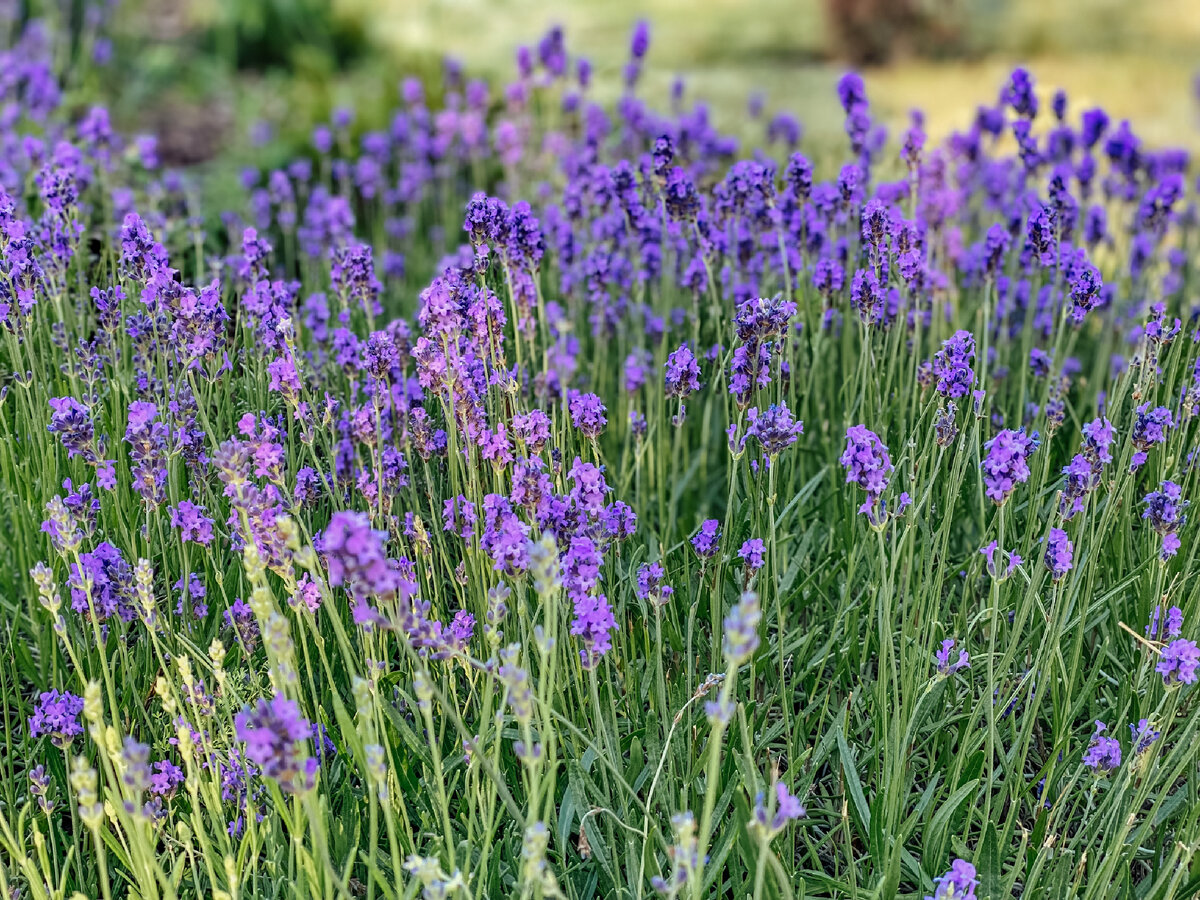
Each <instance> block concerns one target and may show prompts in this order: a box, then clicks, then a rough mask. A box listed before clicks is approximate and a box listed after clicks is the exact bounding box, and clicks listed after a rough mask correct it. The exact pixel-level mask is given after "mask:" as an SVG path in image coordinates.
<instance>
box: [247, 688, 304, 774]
mask: <svg viewBox="0 0 1200 900" xmlns="http://www.w3.org/2000/svg"><path fill="white" fill-rule="evenodd" d="M234 726H235V729H236V734H237V739H238V740H239V741H244V742H245V744H246V758H247V759H249V760H250V762H252V763H254V764H255V765H256V766H258V767H259V768H260V769H261V770H262V773H263V774H264V775H266V776H268V777H269V778H274V779H275V780H276V781H278V782H279V787H280V789H281V790H283V791H285V792H287V793H295V792H298V791H303V790H308V789H311V787H312V785H313V778H314V776H315V775H316V769H317V761H316V760H315V759H312V758H310V757H309V756H308V754H307V752H306V747H305V746H304V744H303V743H302V742H304V741H307V739H308V738H309V736H310V735H311V734H312V725H311V724H310V723H309V722H308V721H307V720H306V719H305V718H304V717H303V716H302V715H301V714H300V708H299V707H298V706H297V705H296V704H295V703H294V702H293V701H291V700H288V699H287V698H286V697H282V696H278V695H277V696H275V697H274V698H273V699H271V700H270V701H267V700H259V701H258V706H257V707H253V708H252V707H246V708H245V709H243V710H242V711H241V712H240V713H238V715H237V717H236V718H235V719H234Z"/></svg>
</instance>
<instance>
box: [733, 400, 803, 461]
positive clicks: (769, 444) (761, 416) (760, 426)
mask: <svg viewBox="0 0 1200 900" xmlns="http://www.w3.org/2000/svg"><path fill="white" fill-rule="evenodd" d="M746 422H747V425H746V437H748V438H750V437H752V438H754V439H755V440H757V441H758V443H759V444H760V445H761V446H762V451H763V456H765V457H766V458H767V460H768V461H769V460H771V459H774V458H775V457H777V456H778V455H779V454H780V453H782V452H783V451H784V450H786V449H787V448H788V447H790V446H792V444H794V443H796V441H797V439H798V438H799V437H800V435H802V434H804V423H803V422H798V421H796V420H795V419H793V418H792V411H791V410H790V409H788V408H787V406H786V405H784V404H782V403H778V404H772V405H771V406H769V407H767V408H766V409H765V410H763V411H762V412H761V413H760V412H759V411H758V409H757V408H752V409H751V410H750V411H749V412H748V413H747V414H746Z"/></svg>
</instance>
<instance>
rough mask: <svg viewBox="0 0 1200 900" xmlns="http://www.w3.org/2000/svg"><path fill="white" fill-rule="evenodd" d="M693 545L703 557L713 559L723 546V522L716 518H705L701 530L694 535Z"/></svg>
mask: <svg viewBox="0 0 1200 900" xmlns="http://www.w3.org/2000/svg"><path fill="white" fill-rule="evenodd" d="M692 547H693V549H695V551H696V555H697V556H699V557H700V558H701V559H712V557H714V556H716V555H717V551H718V550H719V549H720V547H721V523H720V522H718V521H717V520H716V519H705V520H704V521H703V522H701V523H700V530H699V531H697V532H696V533H695V535H693V536H692Z"/></svg>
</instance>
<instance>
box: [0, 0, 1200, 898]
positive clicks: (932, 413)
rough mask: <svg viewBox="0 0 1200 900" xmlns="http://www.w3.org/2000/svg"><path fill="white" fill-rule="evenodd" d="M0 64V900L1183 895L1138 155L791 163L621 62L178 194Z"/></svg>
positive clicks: (1173, 565) (44, 75)
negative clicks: (231, 196)
mask: <svg viewBox="0 0 1200 900" xmlns="http://www.w3.org/2000/svg"><path fill="white" fill-rule="evenodd" d="M88 23H89V24H88V28H89V29H92V30H93V31H94V32H95V33H94V34H92V32H91V31H89V34H91V35H92V36H91V38H89V40H102V39H103V27H104V21H103V18H102V17H95V16H93V17H89V19H88ZM11 34H12V35H13V40H12V42H11V44H10V45H9V46H8V49H6V50H5V51H4V54H3V60H4V73H5V74H4V76H3V78H0V95H2V98H3V108H4V110H5V113H4V116H3V117H2V118H0V122H2V124H0V129H2V136H3V140H0V341H2V350H0V366H2V372H0V374H2V376H3V380H4V381H3V385H2V386H0V490H2V491H3V499H4V503H3V509H4V515H5V522H4V528H3V529H2V534H0V553H2V554H3V561H4V563H5V565H4V566H3V567H0V604H2V605H3V609H4V612H5V630H4V637H5V651H6V652H5V653H4V655H3V662H0V708H2V709H3V715H4V724H5V736H4V753H3V754H0V847H3V851H4V852H3V853H0V891H3V893H4V896H6V897H15V896H28V897H33V898H37V900H49V898H63V897H76V896H84V897H102V898H103V900H110V898H113V897H138V898H142V900H157V898H164V900H174V898H185V897H215V898H227V900H237V898H240V897H259V896H271V897H275V896H280V897H322V898H327V897H340V898H358V897H367V898H386V900H394V898H398V897H414V896H417V895H418V894H419V895H421V896H423V897H426V898H441V897H475V898H484V897H507V896H520V897H523V898H531V897H546V898H549V897H572V898H590V897H633V898H643V897H652V896H658V895H661V896H665V897H691V898H699V897H747V896H750V897H753V898H755V900H759V898H762V897H768V896H769V897H775V896H779V897H804V896H814V897H856V896H878V897H892V896H908V897H934V898H939V900H941V898H946V900H949V898H973V897H980V898H998V897H1011V896H1030V897H1034V896H1055V897H1062V896H1075V897H1085V898H1111V897H1129V898H1134V897H1137V898H1149V897H1153V898H1171V897H1180V898H1182V897H1191V896H1195V895H1196V894H1197V892H1200V864H1198V863H1197V858H1196V850H1197V847H1198V846H1200V798H1197V785H1198V784H1200V777H1198V776H1200V768H1198V767H1200V740H1198V737H1200V735H1198V730H1200V718H1198V716H1197V701H1196V694H1195V687H1194V684H1195V682H1196V680H1197V677H1198V669H1200V651H1198V650H1197V640H1198V639H1200V587H1198V585H1200V580H1198V579H1197V578H1196V577H1195V576H1196V575H1197V574H1200V562H1198V558H1197V557H1198V552H1200V549H1198V548H1200V542H1197V541H1195V540H1193V538H1192V536H1191V529H1192V528H1193V527H1194V526H1193V525H1192V524H1191V523H1189V522H1188V516H1187V507H1188V503H1189V501H1190V499H1191V498H1192V497H1195V496H1197V494H1198V492H1200V483H1198V478H1197V474H1196V473H1197V466H1196V464H1195V463H1196V459H1195V453H1196V448H1197V425H1196V414H1197V405H1198V403H1200V360H1198V358H1197V351H1196V349H1195V347H1196V344H1197V342H1198V341H1200V324H1198V317H1200V307H1197V306H1196V305H1195V300H1194V296H1195V293H1196V292H1195V275H1194V269H1195V265H1194V262H1195V260H1196V250H1195V246H1196V243H1195V241H1196V238H1195V235H1194V231H1195V227H1196V210H1195V205H1194V204H1195V194H1196V190H1191V188H1193V187H1194V188H1196V189H1197V190H1200V186H1195V185H1190V184H1189V178H1190V160H1189V159H1188V157H1187V155H1186V154H1184V153H1182V152H1180V151H1175V150H1170V149H1163V148H1155V147H1152V146H1150V145H1149V144H1147V143H1144V142H1143V141H1142V140H1140V139H1139V138H1138V137H1137V135H1136V132H1135V131H1134V129H1133V126H1132V125H1131V124H1130V123H1129V122H1120V123H1114V122H1112V121H1111V120H1110V118H1109V116H1108V115H1106V114H1105V113H1104V111H1103V110H1102V109H1098V108H1096V109H1086V110H1074V109H1071V107H1070V106H1069V103H1068V99H1067V97H1066V96H1065V94H1062V93H1061V92H1060V93H1058V94H1055V95H1054V98H1053V102H1052V103H1049V104H1046V103H1042V102H1040V100H1042V99H1044V98H1043V97H1042V93H1041V91H1040V90H1039V89H1038V87H1037V86H1036V84H1035V82H1034V76H1033V74H1032V73H1029V72H1027V71H1025V70H1021V69H1018V70H1017V71H1016V72H1014V73H1013V75H1012V78H1011V79H1010V81H1009V83H1007V84H1006V85H1004V86H1003V89H1002V90H1001V92H1000V94H999V97H998V99H997V100H996V101H995V103H993V104H990V105H985V106H982V107H980V109H979V111H978V113H977V115H976V116H975V117H974V119H973V120H972V121H970V122H967V123H965V126H964V128H963V130H961V131H959V132H956V133H954V134H953V135H951V136H950V137H949V139H947V140H945V141H942V142H936V143H935V142H931V141H930V140H929V139H928V138H927V136H926V134H925V131H924V127H923V117H921V116H920V115H919V114H914V116H913V118H912V122H911V125H910V127H909V128H908V130H907V131H906V132H905V133H904V134H903V135H902V136H900V139H899V140H898V141H889V139H888V135H887V133H886V129H885V128H884V125H883V123H882V122H880V121H878V120H877V119H876V118H875V116H874V114H873V112H872V110H871V106H870V102H869V99H868V96H867V91H866V88H865V86H864V83H863V81H862V79H861V78H859V77H858V76H857V75H854V74H850V75H847V76H846V77H845V78H843V79H842V80H841V81H840V82H839V84H838V88H837V90H838V95H839V98H840V100H841V102H842V105H843V108H844V109H845V112H846V123H845V125H846V128H845V130H846V135H847V138H848V146H847V147H846V148H842V151H843V152H841V155H842V156H843V157H844V159H845V162H844V165H838V164H834V165H831V166H826V165H825V164H824V163H822V164H820V165H817V166H815V167H814V165H813V164H812V163H810V161H809V159H808V158H807V157H806V156H805V155H804V153H805V152H806V151H802V150H800V149H798V146H797V145H798V142H799V128H798V125H796V123H795V120H794V119H792V118H790V117H789V116H787V115H785V114H780V115H779V116H776V117H775V118H773V119H770V121H769V122H768V123H767V131H766V133H765V134H764V142H763V147H762V148H756V147H751V146H743V145H742V144H739V142H738V141H736V140H735V139H733V138H732V137H730V136H729V135H726V134H723V133H721V132H720V131H719V130H718V129H716V128H715V127H714V126H713V124H712V119H711V116H710V113H709V110H708V108H707V106H705V105H704V104H703V103H702V102H689V101H687V100H686V99H685V94H684V91H683V88H682V86H680V88H679V90H678V91H676V92H675V93H674V96H673V99H672V106H671V109H670V110H668V111H663V110H660V109H657V108H656V107H655V106H653V105H652V104H650V103H649V102H648V101H647V100H646V99H644V98H643V97H642V96H640V95H639V93H638V82H639V80H640V75H641V73H642V72H643V70H644V68H645V66H647V65H649V64H650V63H649V61H648V60H649V52H650V47H651V44H652V40H651V38H652V32H651V30H650V28H649V26H648V25H647V24H645V23H641V24H639V25H637V27H636V28H635V29H634V31H633V35H632V40H631V45H630V48H629V50H630V52H629V61H628V64H627V66H626V68H625V70H624V72H623V82H622V87H621V88H620V90H619V97H618V99H617V100H616V102H615V103H613V104H610V105H605V104H602V103H600V102H599V101H598V100H596V99H594V93H595V88H594V85H593V79H594V78H595V77H596V74H594V73H593V70H592V67H591V65H590V63H589V62H588V60H587V59H586V58H585V57H583V56H580V55H578V54H576V53H575V52H574V51H573V50H569V49H568V43H567V35H566V34H565V33H564V32H563V31H561V30H559V29H554V30H552V31H550V32H549V33H547V34H546V35H545V36H543V37H542V38H541V39H540V40H539V41H537V42H536V43H535V44H531V45H530V46H528V47H522V48H520V49H519V50H518V51H517V54H516V76H515V78H514V80H512V81H511V82H510V83H509V84H507V85H504V86H502V87H500V86H496V85H490V84H486V83H483V82H480V81H470V80H467V78H466V77H465V75H464V70H463V67H462V66H460V65H458V64H447V66H446V67H445V71H444V77H443V80H442V83H441V84H439V85H426V84H423V83H422V82H420V81H418V80H416V79H413V80H408V81H405V82H404V83H403V84H402V85H401V86H400V91H399V97H398V100H397V106H396V108H395V110H394V114H393V116H392V117H391V119H390V122H389V123H388V124H387V125H386V127H383V128H379V129H377V130H372V126H371V125H369V124H368V125H363V126H358V125H356V122H355V116H354V114H353V111H352V110H343V111H341V112H339V113H337V114H336V115H334V117H333V120H332V121H331V122H329V123H328V124H325V125H321V126H320V127H319V128H317V129H316V130H315V132H314V134H313V136H312V146H311V148H310V150H309V151H308V152H307V153H305V154H304V155H302V156H300V157H299V158H297V159H295V160H294V161H292V162H291V163H289V164H287V165H286V166H283V167H281V168H277V169H270V170H261V171H260V170H250V171H249V172H247V173H246V176H245V181H244V183H245V187H246V198H245V199H246V202H245V206H244V207H243V208H240V209H234V210H220V209H205V208H197V207H196V205H195V203H194V197H195V196H196V195H195V192H194V188H195V185H194V183H192V182H191V181H190V177H191V176H189V175H188V174H186V173H185V174H181V173H177V172H171V171H163V170H162V169H161V167H160V165H159V163H158V160H157V158H156V154H155V152H154V141H153V139H152V138H139V137H136V136H126V135H122V134H120V133H118V131H116V130H115V129H113V128H112V126H111V125H110V123H109V120H108V116H107V113H106V112H105V110H104V108H103V107H101V106H96V107H94V108H91V109H85V110H80V109H78V108H75V107H74V106H72V105H71V104H69V103H67V102H65V101H64V99H63V94H62V89H63V87H64V85H66V84H68V79H67V76H66V74H65V73H64V71H63V70H62V69H61V68H60V67H61V66H63V65H65V63H64V60H68V59H69V58H70V54H66V53H64V52H60V51H61V50H62V48H63V46H64V45H63V43H62V42H63V41H64V40H66V36H64V35H63V34H60V33H58V32H57V31H56V30H55V29H53V28H47V27H44V26H43V25H39V24H38V23H36V22H27V23H24V24H21V23H14V25H13V28H12V29H11ZM434 98H436V99H434ZM789 123H790V124H789ZM781 147H783V148H784V150H783V154H782V155H780V148H781ZM813 155H814V157H815V156H816V154H813ZM1106 723H1107V724H1106ZM1125 724H1128V725H1129V736H1128V738H1126V736H1125V728H1124V725H1125Z"/></svg>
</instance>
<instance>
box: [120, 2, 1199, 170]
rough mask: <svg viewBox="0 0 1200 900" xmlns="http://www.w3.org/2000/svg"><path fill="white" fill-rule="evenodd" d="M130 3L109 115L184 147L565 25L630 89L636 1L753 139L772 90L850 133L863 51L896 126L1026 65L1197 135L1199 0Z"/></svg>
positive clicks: (216, 149)
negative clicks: (756, 100)
mask: <svg viewBox="0 0 1200 900" xmlns="http://www.w3.org/2000/svg"><path fill="white" fill-rule="evenodd" d="M115 15H116V19H115V21H114V23H113V25H114V31H113V34H114V44H113V53H114V61H115V62H116V64H115V65H112V66H109V67H108V70H107V71H108V73H109V77H111V78H114V79H116V80H117V81H116V83H115V84H114V85H111V86H110V87H115V88H117V90H116V91H115V92H113V93H109V94H108V95H109V96H116V97H118V98H119V102H118V103H117V104H116V107H115V108H114V116H115V118H117V120H118V123H119V124H121V125H123V126H124V127H126V128H128V129H129V130H131V131H137V130H153V131H156V132H158V133H159V135H160V139H161V142H162V151H163V156H164V160H165V161H166V162H167V163H168V164H174V165H188V164H199V163H204V162H206V161H208V160H210V159H212V158H214V157H216V156H218V155H220V156H221V158H222V159H224V160H227V161H228V160H234V161H236V160H238V159H244V160H246V161H249V160H250V159H251V158H253V159H254V160H255V162H256V163H257V164H259V165H263V166H268V165H271V164H272V162H273V158H275V157H278V160H279V161H283V160H285V159H287V158H289V157H290V155H291V154H293V153H294V152H295V151H296V149H297V148H299V147H301V146H303V145H304V144H305V143H306V142H307V140H308V138H309V134H310V133H311V129H312V126H313V125H314V124H315V123H318V122H322V121H327V120H328V118H329V116H330V114H331V112H332V110H333V109H334V108H336V107H338V106H353V108H354V109H355V114H356V127H358V128H361V129H363V130H366V129H367V128H370V127H372V126H378V125H379V124H380V123H381V122H382V121H384V116H385V112H386V111H387V110H388V109H390V108H391V107H392V105H393V104H394V103H395V101H396V98H397V83H398V79H399V78H400V76H401V75H405V74H412V73H416V74H418V75H421V76H423V77H425V78H426V79H427V80H428V81H429V82H430V84H434V83H436V81H437V80H438V78H439V76H440V72H441V66H442V58H443V56H444V55H446V54H449V55H452V56H454V57H456V58H457V59H458V60H459V61H460V62H461V63H462V64H463V65H464V68H465V71H466V73H467V74H468V76H471V77H487V78H489V79H492V80H494V81H495V82H498V83H502V82H503V81H504V80H507V79H509V78H511V77H512V75H513V72H514V64H513V57H514V52H515V50H516V48H517V47H518V46H519V45H520V44H530V43H534V42H536V40H537V38H538V37H539V36H540V35H541V34H542V33H543V32H544V31H545V30H546V29H547V28H548V27H549V26H551V25H555V24H557V25H562V26H563V27H564V28H565V30H566V38H567V47H568V50H569V51H570V52H571V53H573V54H581V55H586V56H588V57H589V58H590V59H591V60H592V62H593V63H594V64H595V66H596V70H597V77H596V79H595V83H596V85H597V87H598V89H599V92H600V94H601V95H603V92H604V90H605V88H607V89H609V90H610V91H612V92H615V91H616V90H618V88H619V85H620V68H621V65H622V64H623V62H624V60H625V59H626V56H627V53H628V45H629V33H630V30H631V28H632V26H633V24H634V22H635V21H636V20H637V19H639V18H645V19H646V20H648V21H649V22H650V24H651V27H652V38H651V46H650V53H649V64H648V67H647V74H646V76H645V80H644V81H643V83H642V85H641V87H640V88H639V90H640V91H641V92H642V93H643V95H646V96H648V97H649V98H650V99H651V100H653V101H660V100H661V101H664V102H665V98H666V96H667V92H668V91H669V88H670V83H671V82H672V80H673V79H674V78H675V77H676V76H682V77H683V78H684V79H685V80H686V83H687V86H688V88H687V89H688V96H689V97H690V98H691V99H696V98H703V99H705V100H707V101H708V102H709V103H710V104H711V106H712V111H713V116H714V118H715V119H716V121H717V124H718V125H719V126H720V127H722V128H723V129H725V130H727V131H730V132H733V133H735V134H739V133H741V134H744V135H745V136H746V137H747V138H748V139H750V140H758V139H759V134H758V133H757V132H750V131H747V129H749V128H751V127H753V128H755V129H757V130H758V132H760V131H761V128H762V122H761V121H759V122H758V123H753V122H751V120H750V119H749V117H748V116H747V115H746V109H747V100H748V98H749V97H750V96H751V95H754V94H756V93H757V94H758V95H759V96H760V97H761V99H762V101H763V103H764V105H765V108H766V111H767V113H768V114H770V113H774V112H778V111H787V112H790V113H792V114H794V115H796V116H797V117H798V118H799V119H800V120H801V122H802V123H803V126H804V134H805V137H804V144H802V146H806V147H810V148H811V147H814V146H817V147H819V146H820V145H822V144H825V143H831V142H840V141H844V136H843V135H842V130H841V129H842V113H841V110H840V108H839V107H838V104H837V98H836V96H835V92H834V84H835V82H836V80H837V78H838V76H839V75H840V74H841V73H842V72H844V71H845V70H846V69H847V68H849V67H855V68H858V69H860V70H861V71H862V72H863V74H864V76H865V78H866V82H867V87H868V93H869V96H870V99H871V103H872V108H873V112H874V113H875V114H876V116H878V117H880V118H882V119H883V120H884V121H885V122H888V123H889V124H891V125H892V126H893V131H892V133H893V134H895V133H896V132H897V129H896V127H895V126H898V125H899V124H900V123H901V122H902V121H903V120H904V118H905V117H906V115H907V112H908V110H909V109H910V108H912V107H914V106H919V107H921V108H922V109H924V110H925V111H926V113H927V114H928V117H929V130H930V132H931V134H932V136H934V137H939V136H942V135H944V134H946V133H947V132H949V131H950V130H952V129H954V128H959V127H964V128H965V127H966V126H967V125H969V123H970V120H971V117H972V115H973V113H974V110H975V108H976V106H977V105H979V104H980V103H987V102H991V101H993V100H994V99H995V96H996V94H997V92H998V90H999V88H1000V86H1001V84H1002V83H1003V81H1004V79H1005V77H1006V75H1007V73H1008V72H1009V71H1010V70H1011V68H1012V67H1013V65H1015V64H1018V63H1020V64H1024V65H1027V66H1029V67H1030V68H1031V70H1032V71H1033V74H1034V75H1035V77H1036V79H1037V82H1038V86H1039V89H1040V90H1041V91H1043V92H1044V93H1045V95H1046V96H1047V97H1048V96H1049V94H1050V92H1051V91H1053V90H1054V89H1055V88H1057V87H1062V88H1065V89H1066V90H1067V91H1068V93H1069V95H1070V98H1071V102H1072V108H1073V109H1074V110H1075V111H1076V112H1078V110H1080V109H1081V108H1083V106H1084V105H1085V104H1097V103H1103V104H1104V105H1105V107H1106V108H1107V109H1108V110H1109V112H1110V114H1111V115H1113V116H1114V117H1115V118H1118V119H1119V118H1130V119H1132V120H1133V121H1134V123H1135V124H1136V126H1137V129H1138V132H1139V134H1140V135H1141V136H1142V137H1143V138H1144V139H1145V140H1146V141H1147V142H1148V143H1151V144H1154V145H1160V146H1161V145H1179V146H1185V147H1188V148H1190V149H1193V150H1200V123H1198V121H1197V110H1198V108H1200V106H1198V104H1197V83H1196V74H1197V72H1198V71H1200V0H1142V2H1130V0H126V2H123V3H122V4H121V5H120V8H119V9H118V10H117V12H116V14H115ZM106 93H107V92H106ZM838 146H839V147H840V146H841V144H838Z"/></svg>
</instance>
